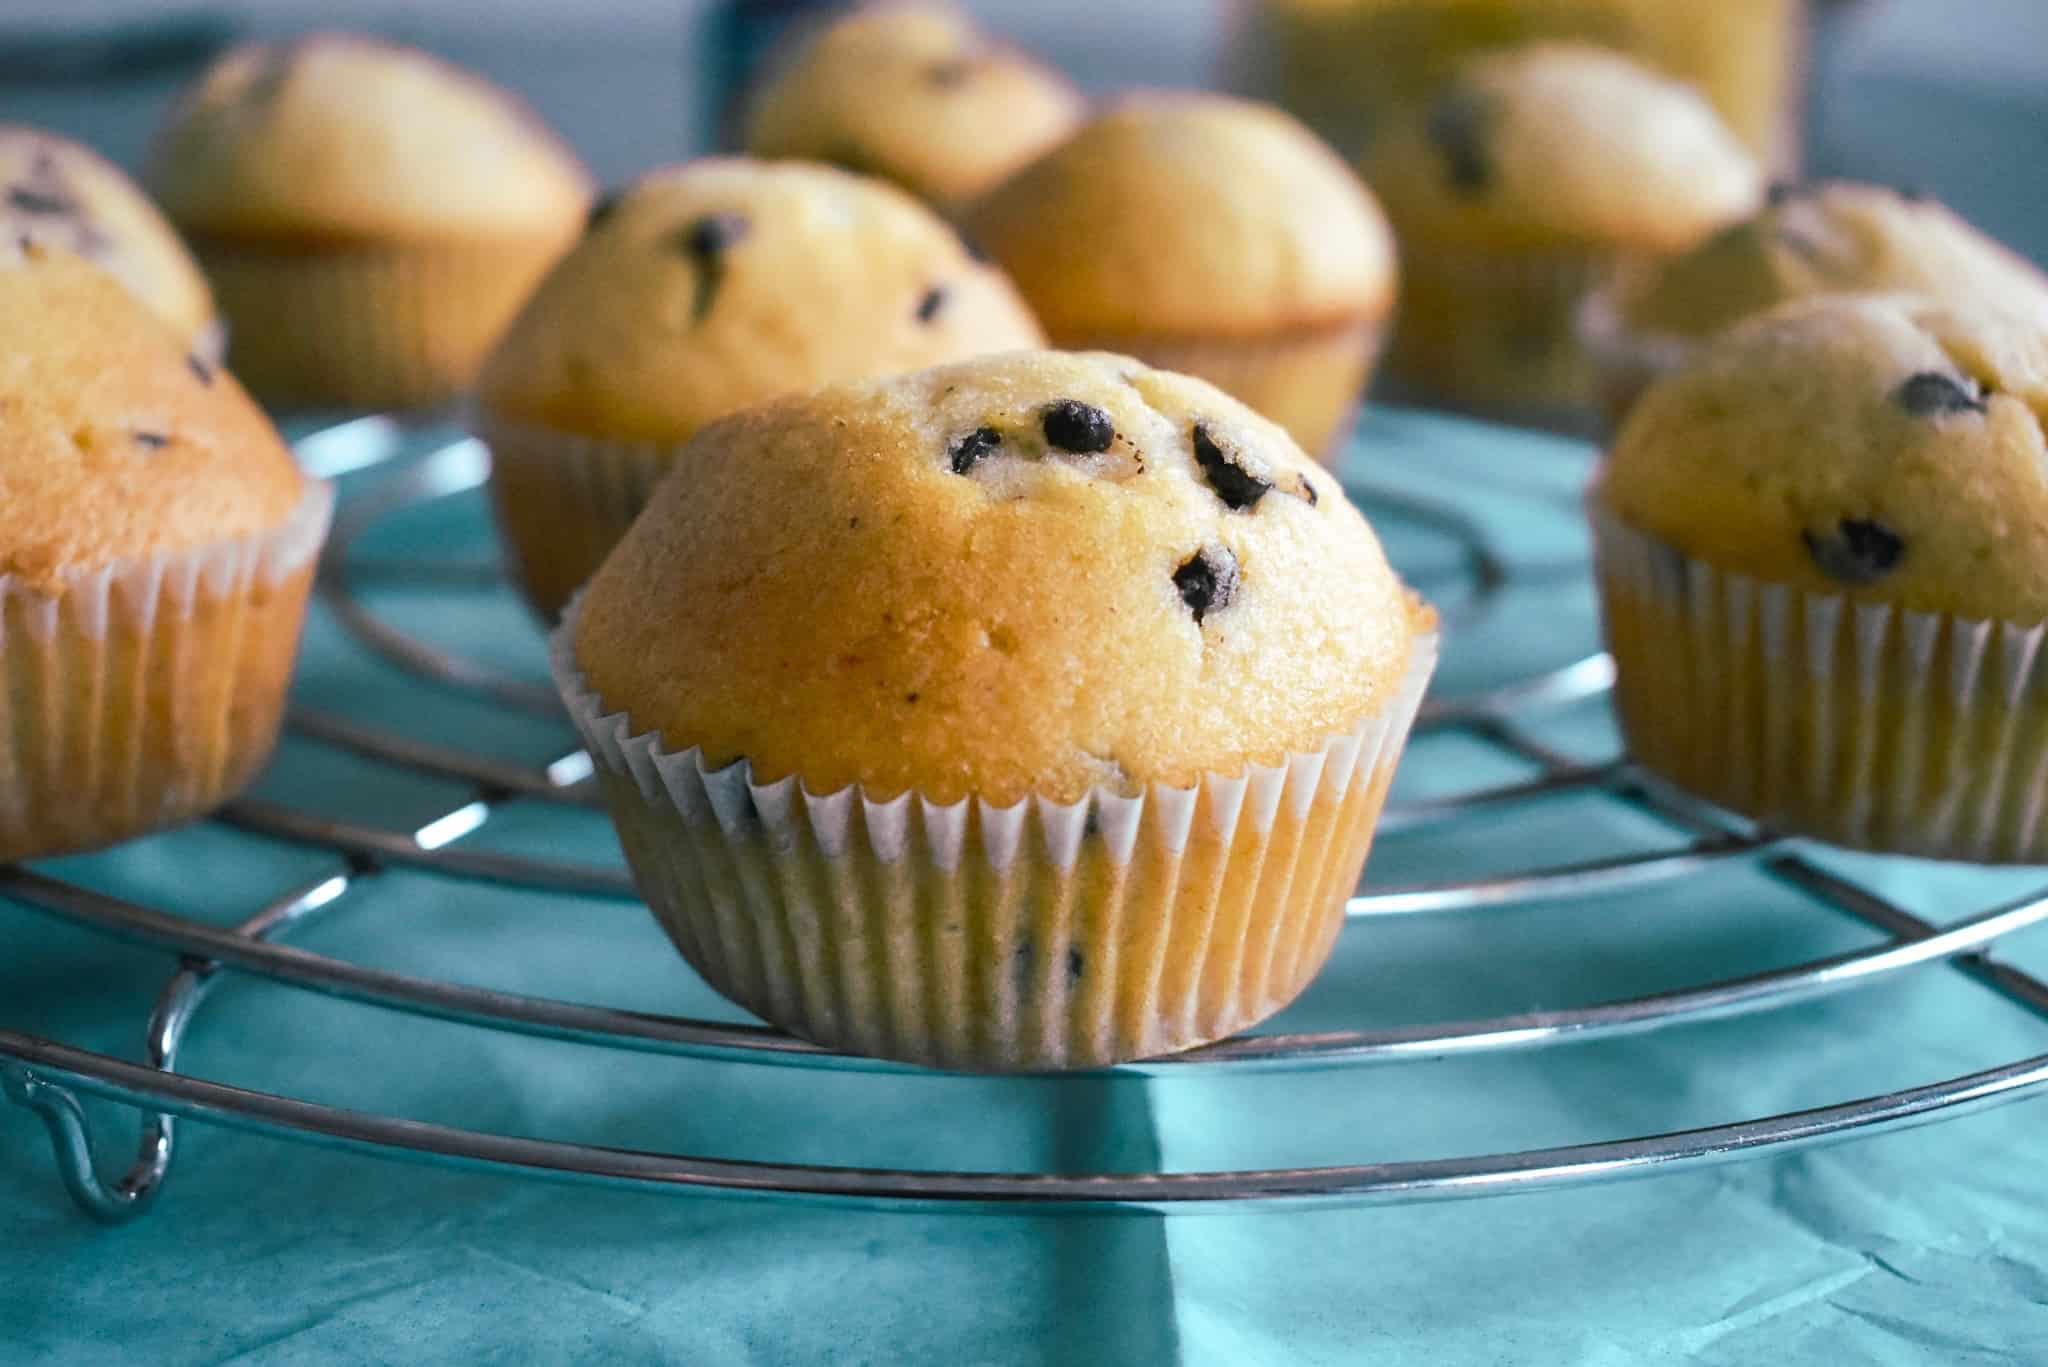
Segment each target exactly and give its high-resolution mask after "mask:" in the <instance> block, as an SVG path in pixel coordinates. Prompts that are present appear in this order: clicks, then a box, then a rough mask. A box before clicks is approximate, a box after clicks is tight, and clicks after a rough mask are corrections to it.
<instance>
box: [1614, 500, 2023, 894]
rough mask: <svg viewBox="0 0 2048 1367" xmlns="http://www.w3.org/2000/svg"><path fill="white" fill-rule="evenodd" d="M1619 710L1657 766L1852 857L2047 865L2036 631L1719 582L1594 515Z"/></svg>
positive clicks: (1633, 744)
mask: <svg viewBox="0 0 2048 1367" xmlns="http://www.w3.org/2000/svg"><path fill="white" fill-rule="evenodd" d="M1592 517H1593V529H1594V547H1595V553H1596V556H1597V563H1598V575H1599V583H1600V593H1601V597H1602V606H1603V609H1604V617H1605V620H1606V623H1607V632H1608V645H1609V649H1610V650H1612V651H1613V653H1614V657H1615V664H1616V669H1617V676H1618V677H1617V682H1616V691H1615V697H1616V705H1617V710H1618V711H1619V713H1620V717H1621V725H1622V731H1623V734H1624V736H1625V737H1626V739H1627V742H1628V746H1629V749H1630V751H1631V753H1632V754H1633V756H1634V757H1635V758H1636V759H1637V760H1638V761H1640V762H1641V763H1642V764H1643V765H1645V766H1646V767H1647V768H1649V769H1650V770H1652V771H1653V772H1655V773H1657V774H1660V775H1662V776H1663V777H1665V778H1667V779H1670V780H1671V781H1672V782H1674V783H1676V784H1678V785H1679V786H1681V787H1683V788H1685V789H1687V790H1689V791H1692V792H1696V793H1699V794H1700V795H1701V796H1704V797H1707V798H1709V799H1711V800H1713V801H1714V802H1716V803H1719V804H1720V805H1722V806H1724V807H1727V808H1728V809H1730V810H1731V811H1735V812H1739V813H1741V814H1743V815H1745V816H1748V817H1751V818H1753V819H1755V820H1757V821H1759V822H1761V823H1762V824H1763V825H1765V826H1767V827H1770V828H1772V829H1776V830H1781V831H1785V832H1788V833H1792V834H1799V835H1809V836H1813V837H1816V838H1819V839H1822V840H1827V841H1831V842H1833V843H1836V844H1840V845H1846V846H1851V847H1854V848H1859V849H1870V850H1881V851H1888V852H1892V853H1900V854H1916V855H1922V856H1926V857H1929V858H1941V859H1963V860H1971V861H1976V862H1982V863H2041V862H2048V662H2044V660H2043V656H2042V651H2041V644H2042V639H2043V636H2044V634H2048V624H2043V623H2038V622H2036V623H2024V622H1999V621H1976V620H1971V619H1967V618H1960V617H1953V616H1949V615H1945V614H1938V613H1928V612H1913V611H1907V610H1904V609H1900V608H1897V607H1894V606H1892V605H1890V604H1886V603H1879V602H1868V601H1857V600H1852V599H1849V598H1847V597H1845V596H1842V595H1838V594H1827V593H1814V592H1810V591H1806V590H1802V589H1799V588H1796V587H1793V586H1791V585H1787V584H1777V583H1767V582H1764V581H1761V580H1758V579H1754V578H1751V577H1749V576H1747V575H1741V574H1733V573H1728V572H1725V571H1722V570H1719V569H1716V568H1715V567H1714V566H1712V565H1710V564H1708V563H1706V562H1705V561H1703V560H1698V559H1695V558H1692V557H1689V556H1687V555H1685V554H1684V553H1682V552H1680V551H1678V550H1676V549H1675V548H1673V547H1671V546H1669V545H1667V544H1666V543H1664V542H1662V541H1659V540H1657V539H1656V538H1654V537H1651V536H1648V535H1646V534H1644V533H1642V532H1640V531H1637V530H1635V529H1634V528H1631V527H1629V526H1627V525H1626V524H1624V523H1623V522H1621V521H1620V519H1619V518H1617V517H1616V516H1615V515H1614V514H1613V513H1612V512H1611V511H1609V510H1607V509H1605V508H1603V507H1601V506H1600V505H1599V504H1598V503H1597V502H1596V503H1595V504H1594V505H1593V507H1592Z"/></svg>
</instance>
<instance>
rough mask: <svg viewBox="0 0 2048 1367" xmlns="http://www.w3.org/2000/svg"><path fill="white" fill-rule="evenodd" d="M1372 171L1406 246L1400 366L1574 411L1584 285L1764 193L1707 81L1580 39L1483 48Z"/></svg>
mask: <svg viewBox="0 0 2048 1367" xmlns="http://www.w3.org/2000/svg"><path fill="white" fill-rule="evenodd" d="M1365 172H1366V176H1367V179H1368V180H1369V181H1370V182H1371V183H1372V185H1373V187H1374V189H1375V190H1377V191H1378V192H1379V194H1380V196H1381V198H1382V199H1383V200H1384V202H1385V203H1386V206H1387V212H1388V214H1389V215H1390V216H1391V217H1392V218H1393V221H1394V228H1395V231H1396V232H1397V233H1398V234H1399V235H1400V238H1401V243H1402V247H1403V262H1404V267H1405V273H1406V289H1405V294H1404V298H1403V301H1402V308H1401V318H1400V322H1399V325H1398V327H1397V328H1396V330H1395V337H1394V345H1393V354H1392V357H1391V358H1390V361H1389V366H1390V369H1392V370H1393V371H1394V373H1395V374H1396V375H1397V376H1398V377H1399V378H1400V380H1401V381H1402V383H1403V385H1404V386H1405V387H1406V388H1407V389H1408V390H1410V391H1412V392H1413V393H1414V394H1415V395H1416V396H1417V397H1419V398H1422V399H1425V400H1429V401H1434V402H1441V403H1445V404H1448V405H1450V406H1453V407H1459V408H1466V409H1471V410H1476V411H1479V412H1482V413H1486V414H1489V415H1492V416H1497V417H1503V418H1509V419H1513V420H1519V421H1533V422H1538V423H1543V424H1546V425H1561V426H1579V425H1583V423H1584V421H1585V419H1586V417H1587V416H1588V415H1589V414H1590V412H1591V409H1592V407H1593V402H1594V396H1595V378H1594V369H1593V366H1592V364H1591V362H1590V360H1589V359H1588V358H1587V356H1586V354H1585V353H1584V351H1583V350H1582V348H1581V346H1580V345H1579V342H1578V340H1577V335H1576V334H1577V314H1578V311H1579V308H1580V306H1581V301H1582V300H1583V299H1584V298H1585V296H1586V295H1587V294H1588V293H1590V292H1591V291H1592V290H1593V289H1594V288H1595V287H1597V286H1598V285H1599V284H1601V283H1602V282H1603V281H1605V280H1607V279H1608V278H1610V277H1611V276H1612V275H1613V274H1614V273H1615V272H1617V271H1619V270H1622V269H1625V268H1640V267H1641V266H1642V265H1643V264H1644V263H1648V262H1655V261H1661V260H1664V259H1666V258H1669V257H1671V256H1675V255H1677V254H1679V253H1682V252H1684V251H1687V250H1689V249H1690V248H1692V247H1693V246H1695V245H1696V244H1698V243H1699V242H1700V241H1701V240H1702V239H1703V238H1705V237H1707V236H1709V235H1711V234H1712V233H1713V232H1714V231H1715V230H1717V229H1719V228H1720V227H1722V226H1723V225H1724V224H1726V223H1727V222H1729V221H1730V220H1731V219H1737V218H1741V217H1743V216H1744V215H1746V214H1748V213H1750V212H1751V211H1752V210H1753V209H1754V208H1755V207H1756V205H1757V203H1758V202H1759V201H1760V199H1761V197H1762V194H1763V177H1762V174H1761V172H1760V171H1759V170H1758V168H1757V164H1756V161H1755V159H1754V158H1752V157H1751V156H1750V155H1749V154H1748V153H1747V152H1746V151H1744V150H1743V147H1742V145H1741V143H1740V142H1738V141H1737V140H1736V138H1735V136H1734V135H1733V134H1732V133H1730V132H1729V131H1728V128H1727V126H1726V125H1724V124H1723V123H1722V122H1721V120H1720V119H1719V117H1718V116H1716V115H1715V113H1714V111H1713V110H1712V109H1711V108H1709V107H1708V105H1707V103H1706V101H1704V100H1703V99H1701V98H1700V96H1699V95H1698V93H1697V92H1695V91H1694V90H1692V89H1691V88H1689V87H1687V86H1684V85H1681V84H1679V83H1678V82H1676V81H1671V80H1667V79H1665V78H1664V77H1661V76H1657V75H1655V74H1653V73H1651V72H1650V71H1647V70H1645V69H1644V68H1643V67H1641V66H1638V65H1637V64H1636V63H1634V62H1632V61H1630V60H1629V59H1628V58H1626V57H1622V56H1619V55H1617V54H1616V53H1613V52H1611V51H1608V50H1607V49H1604V48H1599V47H1594V46H1591V45H1588V44H1583V43H1538V44H1534V45H1532V46H1530V47H1526V48H1517V49H1512V50H1509V51H1505V52H1499V53H1492V54H1489V55H1486V56H1483V57H1480V58H1477V59H1475V60H1474V61H1473V62H1472V64H1471V65H1470V66H1468V67H1466V68H1464V69H1463V70H1462V71H1461V72H1460V73H1459V74H1458V75H1457V77H1456V78H1455V79H1454V80H1452V81H1451V83H1450V84H1448V85H1446V86H1445V87H1444V88H1443V89H1442V90H1441V91H1440V92H1439V93H1438V94H1437V95H1436V96H1435V98H1433V99H1432V100H1430V101H1429V102H1428V103H1427V104H1425V105H1421V106H1418V107H1416V108H1414V109H1412V110H1409V111H1407V112H1406V113H1404V114H1403V115H1402V116H1401V117H1400V118H1399V119H1398V120H1397V121H1396V122H1395V123H1394V124H1393V125H1392V126H1390V127H1389V128H1387V129H1386V130H1384V132H1383V134H1382V135H1381V136H1380V137H1378V138H1376V139H1374V142H1373V147H1372V151H1371V153H1370V155H1369V156H1368V157H1367V159H1366V163H1365Z"/></svg>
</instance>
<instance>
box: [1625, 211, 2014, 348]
mask: <svg viewBox="0 0 2048 1367" xmlns="http://www.w3.org/2000/svg"><path fill="white" fill-rule="evenodd" d="M1887 291H1908V292H1912V293H1919V294H1926V295H1930V296H1932V297H1934V298H1937V299H1944V300H1947V301H1950V302H1952V303H1956V304H1959V305H1963V306H1965V307H1970V306H1984V307H1990V308H1994V309H2000V310H2004V311H2026V310H2032V311H2034V312H2036V313H2038V314H2039V315H2040V316H2041V317H2043V318H2044V319H2048V275H2043V274H2042V272H2041V270H2040V268H2039V267H2037V266H2035V265H2033V264H2032V263H2031V262H2029V261H2027V260H2026V259H2025V258H2023V257H2021V256H2020V255H2019V254H2018V253H2017V252H2014V251H2012V250H2011V249H2009V248H2007V247H2005V246H2003V245H2002V244H2000V243H1998V242H1996V241H1993V240H1992V239H1991V238H1989V237H1987V236H1985V235H1984V234H1983V233H1981V232H1979V231H1978V230H1977V229H1975V228H1973V227H1971V226H1970V225H1969V224H1968V223H1966V222H1965V221H1963V219H1961V218H1960V217H1958V216H1957V215H1956V214H1954V213H1952V212H1951V211H1949V210H1948V209H1947V208H1945V207H1943V206H1942V205H1940V204H1937V203H1935V202H1933V201H1932V200H1928V199H1925V198H1923V197H1921V196H1919V195H1914V194H1901V193H1899V192H1898V191H1895V190H1889V189H1885V188H1882V187H1880V186H1876V185H1858V184H1855V183H1853V182H1847V181H1834V182H1826V183H1822V184H1817V185H1798V186H1794V185H1780V186H1774V187H1772V190H1771V193H1770V195H1769V198H1768V202H1767V204H1766V206H1765V207H1764V208H1763V209H1762V210H1761V211H1760V212H1758V213H1757V214H1756V215H1755V216H1754V217H1753V218H1750V219H1748V220H1746V221H1744V222H1741V223H1737V224H1733V225H1731V226H1730V227H1727V228H1725V229H1723V230H1722V231H1721V232H1719V233H1716V234H1715V235H1714V236H1713V237H1711V238H1709V239H1708V240H1707V241H1705V242H1704V243H1702V244H1700V245H1699V246H1698V247H1696V248H1694V249H1693V250H1692V251H1690V252H1687V253H1686V254H1685V255H1683V256H1680V257H1677V258H1676V259H1674V260H1671V261H1666V262H1663V263H1661V264H1659V265H1657V266H1655V267H1654V268H1648V269H1645V270H1642V271H1640V272H1638V273H1636V274H1635V275H1633V276H1632V277H1631V278H1630V279H1628V280H1627V281H1625V282H1624V283H1623V284H1622V286H1621V288H1620V290H1619V291H1618V305H1619V311H1620V315H1621V321H1622V323H1623V324H1624V325H1625V326H1626V327H1628V328H1629V329H1631V330H1634V331H1640V332H1650V333H1661V334H1665V335H1669V336H1678V337H1694V338H1697V337H1704V336H1707V335H1709V334H1711V333H1715V332H1718V331H1720V330H1721V329H1722V328H1724V327H1727V326H1728V325H1729V324H1731V323H1734V322H1737V321H1739V320H1741V319H1743V318H1747V317H1748V316H1750V315H1751V314H1753V313H1762V312H1764V311H1766V310H1768V309H1771V308H1775V307H1776V306H1777V305H1779V304H1782V303H1785V302H1786V301H1788V300H1792V299H1802V298H1805V297H1807V296H1808V295H1814V294H1843V293H1873V292H1887Z"/></svg>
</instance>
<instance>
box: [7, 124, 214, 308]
mask: <svg viewBox="0 0 2048 1367" xmlns="http://www.w3.org/2000/svg"><path fill="white" fill-rule="evenodd" d="M0 237H5V238H8V239H12V240H14V241H16V242H19V241H21V240H22V239H24V238H26V239H27V240H29V241H31V242H40V243H44V244H46V245H48V246H52V247H63V248H66V249H68V250H70V251H73V252H76V253H77V254H78V255H80V256H83V257H85V258H87V259H88V260H90V261H93V262H95V263H96V264H98V265H99V266H101V267H102V268H104V269H105V270H107V271H109V272H111V273H112V274H113V276H114V278H115V279H117V280H119V281H120V282H121V283H122V284H123V285H126V286H127V287H128V291H129V293H131V294H133V295H134V296H135V297H136V298H137V299H140V300H141V301H142V302H143V303H144V304H147V305H148V306H149V309H150V311H151V312H152V313H154V314H156V315H157V316H158V317H159V318H161V319H163V320H164V322H165V323H167V324H169V325H170V327H171V329H172V330H173V331H174V332H176V333H177V334H178V335H179V336H180V337H182V338H184V339H185V340H186V341H187V342H188V343H194V342H197V341H199V339H200V336H201V334H202V333H204V332H206V331H208V330H209V329H210V328H211V327H212V326H213V324H214V309H213V294H212V292H211V291H210V290H208V289H207V287H206V278H205V277H204V276H202V275H201V274H200V273H199V266H198V264H197V263H196V262H194V261H193V260H192V254H191V253H190V252H189V251H187V250H186V249H185V244H184V242H183V241H181V240H180V239H179V237H178V234H177V231H176V230H175V229H173V228H172V227H171V225H170V223H169V222H168V221H167V220H166V219H165V218H164V216H163V215H162V214H161V213H159V212H158V211H157V207H156V205H154V204H152V203H151V202H150V201H149V197H148V196H146V195H144V194H143V193H142V191H141V190H140V189H138V188H137V187H136V185H135V183H134V182H133V181H131V180H129V179H128V177H127V176H125V175H123V174H122V173H121V171H120V170H119V168H117V167H116V166H115V165H114V164H113V163H112V162H110V161H108V160H106V158H104V157H102V156H100V154H99V153H97V152H95V151H93V150H92V149H91V148H89V147H86V146H85V145H83V144H82V143H76V142H73V141H71V140H70V139H69V138H61V137H58V136H57V135H56V134H55V133H50V132H46V131H44V130H43V129H40V128H30V127H28V126H26V125H24V124H18V123H6V124H0Z"/></svg>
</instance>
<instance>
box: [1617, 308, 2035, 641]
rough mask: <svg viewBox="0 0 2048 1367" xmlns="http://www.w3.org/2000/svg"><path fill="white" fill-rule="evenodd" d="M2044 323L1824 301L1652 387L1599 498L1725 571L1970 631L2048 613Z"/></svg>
mask: <svg viewBox="0 0 2048 1367" xmlns="http://www.w3.org/2000/svg"><path fill="white" fill-rule="evenodd" d="M2044 424H2048V323H2044V322H2043V321H2042V320H2041V319H2039V318H2031V319H2029V318H2022V317H2021V316H2019V315H2009V314H1997V313H1992V312H1989V311H1986V310H1979V309H1963V308H1960V307H1957V306H1953V305H1948V304H1942V303H1936V302H1934V301H1931V300H1928V299H1925V298H1921V297H1916V296H1907V295H1895V296H1867V295H1826V296H1821V297H1819V298H1815V299H1808V300H1802V301H1799V302H1795V303H1792V304H1788V305H1786V306H1785V307H1783V308H1781V309H1779V310H1777V311H1775V312H1772V313H1768V314H1765V315H1763V316H1762V317H1760V318H1756V319H1752V320H1750V321H1749V322H1746V323H1742V324H1739V325H1738V326H1736V327H1735V328H1733V329H1731V330H1730V331H1728V332H1725V333H1722V334H1721V335H1720V336H1719V337H1717V338H1715V339H1714V340H1713V341H1711V342H1709V343H1708V344H1707V345H1706V346H1705V347H1704V348H1703V349H1702V351H1701V353H1700V355H1699V356H1698V357H1697V358H1696V359H1695V360H1694V362H1693V363H1692V364H1691V365H1689V366H1688V367H1687V368H1685V369H1684V370H1681V371H1680V372H1678V373H1677V374H1675V375H1673V376H1671V377H1670V378H1668V379H1666V380H1664V381H1663V382H1662V383H1660V384H1658V385H1657V386H1656V387H1654V388H1653V389H1651V390H1650V392H1649V394H1648V395H1647V396H1646V397H1645V398H1644V399H1643V401H1642V402H1641V404H1639V405H1638V406H1637V408H1636V410H1635V412H1634V413H1633V414H1632V415H1631V417H1630V418H1629V421H1628V423H1627V425H1626V426H1625V427H1624V428H1623V429H1622V432H1621V436H1620V438H1619V440H1618V441H1617V443H1616V445H1615V448H1614V451H1613V454H1612V455H1611V456H1610V457H1609V459H1608V462H1607V465H1606V467H1605V469H1604V470H1603V472H1602V474H1601V476H1600V479H1599V482H1598V485H1597V494H1598V498H1599V499H1600V500H1601V501H1602V502H1604V504H1605V505H1606V507H1607V508H1608V509H1609V510H1611V511H1612V512H1613V513H1615V514H1617V515H1618V516H1619V517H1620V518H1621V519H1622V520H1623V521H1624V522H1626V523H1628V524H1629V525H1631V526H1634V527H1635V528H1637V529H1638V530H1640V531H1643V532H1646V533H1648V534H1649V535H1651V536H1653V537H1655V538H1657V539H1658V540H1660V541H1663V542H1666V543H1668V544H1669V545H1671V546H1674V547H1676V548H1677V549H1678V550H1680V551H1682V552H1684V553H1686V554H1687V555H1690V556H1694V557H1697V558H1700V559H1704V560H1708V561H1711V562H1712V563H1713V564H1715V565H1717V566H1719V567H1721V568H1723V569H1725V570H1729V571H1733V572H1736V573H1741V574H1747V575H1750V576H1753V577H1755V578H1757V579H1761V580H1765V581H1768V582H1774V583H1788V584H1792V585H1795V586H1797V587H1800V588H1802V589H1807V590H1811V591H1826V592H1835V593H1841V594H1845V595H1847V596H1849V597H1851V598H1855V599H1870V600H1878V601H1884V602H1889V603H1894V604H1897V605H1900V606H1902V607H1905V608H1908V609H1912V610H1917V611H1924V612H1943V613H1952V614H1956V615H1958V616H1962V617H1968V618H1979V619H1982V618H1998V619H2001V620H2006V621H2021V622H2036V621H2041V620H2043V619H2048V441H2044V439H2043V435H2042V429H2043V426H2044Z"/></svg>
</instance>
